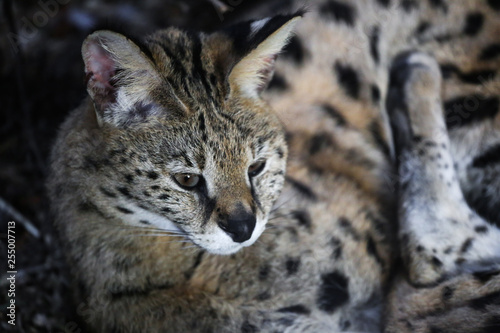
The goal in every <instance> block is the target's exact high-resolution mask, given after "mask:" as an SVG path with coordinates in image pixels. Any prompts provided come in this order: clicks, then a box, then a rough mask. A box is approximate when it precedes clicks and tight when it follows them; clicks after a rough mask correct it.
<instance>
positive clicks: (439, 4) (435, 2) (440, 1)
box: [429, 0, 448, 13]
mask: <svg viewBox="0 0 500 333" xmlns="http://www.w3.org/2000/svg"><path fill="white" fill-rule="evenodd" d="M429 2H430V4H431V6H432V7H434V8H436V9H441V10H442V11H443V12H445V13H447V12H448V5H447V4H446V2H445V1H444V0H429Z"/></svg>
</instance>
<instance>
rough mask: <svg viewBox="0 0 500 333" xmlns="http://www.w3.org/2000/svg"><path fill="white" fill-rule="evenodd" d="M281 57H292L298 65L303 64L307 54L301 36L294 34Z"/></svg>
mask: <svg viewBox="0 0 500 333" xmlns="http://www.w3.org/2000/svg"><path fill="white" fill-rule="evenodd" d="M280 57H284V58H285V59H290V60H292V61H293V62H294V63H295V64H297V65H301V64H302V63H303V61H304V57H305V54H304V48H303V46H302V42H301V41H300V39H299V37H297V36H292V38H290V40H289V42H288V44H287V45H286V46H285V47H284V48H283V52H282V53H281V54H280Z"/></svg>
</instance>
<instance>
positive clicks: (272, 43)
mask: <svg viewBox="0 0 500 333" xmlns="http://www.w3.org/2000/svg"><path fill="white" fill-rule="evenodd" d="M301 16H302V13H297V14H294V15H278V16H275V17H272V18H265V19H262V20H258V21H253V22H245V23H240V24H238V25H235V26H233V27H231V30H230V31H229V35H232V37H233V41H234V49H235V51H236V52H237V53H239V54H240V58H239V59H240V60H239V61H238V62H237V63H236V64H235V65H234V67H233V68H232V69H231V71H230V74H229V85H230V87H231V92H232V93H233V92H238V93H240V94H244V95H246V96H247V97H252V98H256V97H258V96H259V95H260V93H261V92H262V91H263V90H264V89H265V88H266V87H267V85H268V83H269V81H270V80H271V78H272V76H273V73H274V62H275V60H276V57H277V56H278V53H279V52H280V51H281V50H282V48H283V47H284V46H285V45H286V44H287V42H288V39H289V38H290V37H291V35H292V33H293V28H294V26H295V24H296V23H297V22H298V21H299V19H300V18H301Z"/></svg>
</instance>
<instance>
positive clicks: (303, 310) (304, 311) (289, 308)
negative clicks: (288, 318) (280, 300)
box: [276, 304, 311, 315]
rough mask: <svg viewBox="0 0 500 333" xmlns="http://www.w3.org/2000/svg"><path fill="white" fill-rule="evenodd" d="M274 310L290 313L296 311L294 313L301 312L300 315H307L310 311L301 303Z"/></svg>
mask: <svg viewBox="0 0 500 333" xmlns="http://www.w3.org/2000/svg"><path fill="white" fill-rule="evenodd" d="M276 311H277V312H290V313H296V314H302V315H308V314H310V313H311V310H309V309H308V308H306V307H305V306H304V305H302V304H296V305H291V306H287V307H284V308H281V309H278V310H276Z"/></svg>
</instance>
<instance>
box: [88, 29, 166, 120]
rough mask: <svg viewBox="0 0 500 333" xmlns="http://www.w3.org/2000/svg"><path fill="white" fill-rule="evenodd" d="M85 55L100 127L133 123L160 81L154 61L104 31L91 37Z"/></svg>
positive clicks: (126, 39) (89, 88)
mask: <svg viewBox="0 0 500 333" xmlns="http://www.w3.org/2000/svg"><path fill="white" fill-rule="evenodd" d="M82 56H83V61H84V63H85V74H86V81H87V91H88V93H89V95H90V97H91V98H92V100H93V102H94V106H95V109H96V114H97V118H98V122H99V124H100V125H101V124H102V123H103V122H108V123H112V124H114V125H121V124H123V123H127V122H130V119H131V118H133V116H134V115H133V114H132V112H134V110H136V109H137V105H138V104H141V103H144V101H147V100H148V96H147V92H148V91H150V89H151V88H153V87H154V86H155V85H156V84H157V83H158V82H160V78H159V74H158V73H157V71H156V70H155V67H154V64H153V63H152V61H151V59H150V58H149V57H148V56H147V55H146V54H145V52H144V51H143V50H141V48H140V47H139V46H138V45H137V44H136V43H134V42H132V41H131V40H130V39H128V38H127V37H125V36H123V35H121V34H119V33H115V32H112V31H107V30H103V31H97V32H94V33H93V34H91V35H89V36H88V37H87V38H86V39H85V41H84V42H83V46H82Z"/></svg>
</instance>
